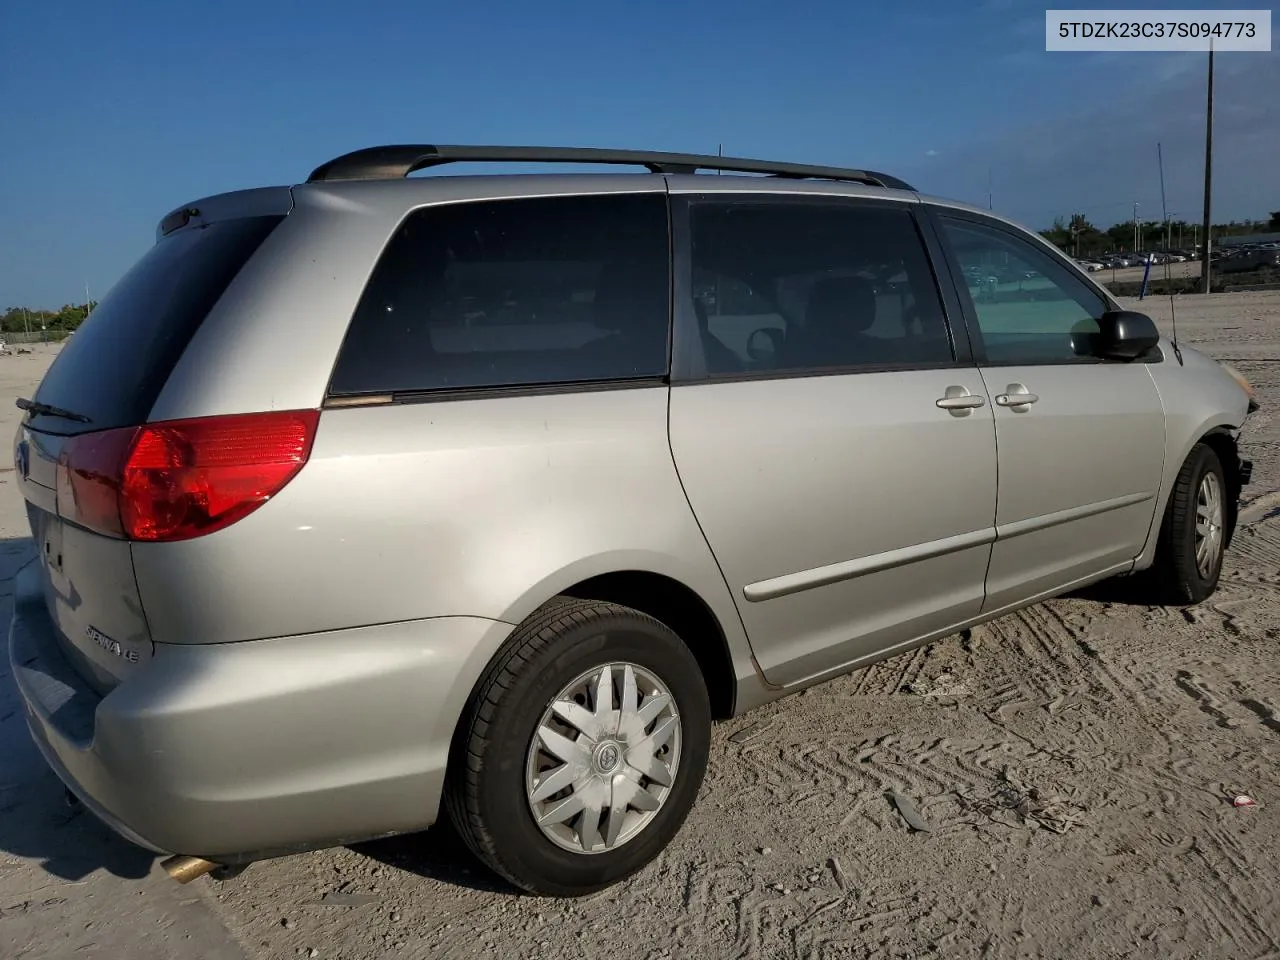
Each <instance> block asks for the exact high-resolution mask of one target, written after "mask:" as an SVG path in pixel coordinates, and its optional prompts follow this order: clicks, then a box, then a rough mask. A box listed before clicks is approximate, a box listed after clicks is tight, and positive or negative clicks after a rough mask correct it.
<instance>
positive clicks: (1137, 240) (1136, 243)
mask: <svg viewBox="0 0 1280 960" xmlns="http://www.w3.org/2000/svg"><path fill="white" fill-rule="evenodd" d="M1141 249H1142V244H1141V242H1140V237H1139V236H1138V201H1137V200H1135V201H1133V252H1134V253H1137V252H1138V251H1140V250H1141Z"/></svg>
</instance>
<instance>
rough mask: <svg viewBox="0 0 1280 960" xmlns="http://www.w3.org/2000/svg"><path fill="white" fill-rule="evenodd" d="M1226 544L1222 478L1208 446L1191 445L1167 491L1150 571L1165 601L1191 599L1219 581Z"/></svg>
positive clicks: (1206, 592) (1219, 465) (1202, 596)
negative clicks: (1166, 502) (1169, 492)
mask: <svg viewBox="0 0 1280 960" xmlns="http://www.w3.org/2000/svg"><path fill="white" fill-rule="evenodd" d="M1226 544H1227V483H1226V476H1225V474H1224V472H1223V469H1222V463H1221V461H1220V460H1219V459H1218V455H1217V454H1216V453H1215V452H1214V451H1213V448H1212V447H1210V446H1208V445H1207V444H1203V443H1201V444H1197V445H1196V446H1195V447H1193V448H1192V450H1191V453H1190V454H1189V455H1188V456H1187V459H1186V461H1185V462H1184V463H1183V464H1182V469H1181V470H1180V471H1179V472H1178V477H1177V479H1176V480H1175V481H1174V484H1173V492H1172V493H1171V494H1170V496H1169V505H1168V507H1167V508H1166V509H1165V516H1164V523H1163V524H1162V526H1161V528H1160V542H1159V544H1158V546H1157V548H1156V561H1155V565H1154V568H1153V570H1152V573H1153V575H1154V577H1155V582H1156V584H1157V586H1158V588H1159V590H1160V592H1161V593H1162V594H1163V599H1165V600H1167V601H1168V602H1170V603H1181V604H1195V603H1200V602H1201V601H1203V600H1204V599H1206V598H1207V597H1208V596H1209V595H1210V594H1212V593H1213V591H1214V590H1215V589H1216V588H1217V586H1218V577H1219V575H1220V574H1221V573H1222V558H1223V554H1224V552H1225V550H1226Z"/></svg>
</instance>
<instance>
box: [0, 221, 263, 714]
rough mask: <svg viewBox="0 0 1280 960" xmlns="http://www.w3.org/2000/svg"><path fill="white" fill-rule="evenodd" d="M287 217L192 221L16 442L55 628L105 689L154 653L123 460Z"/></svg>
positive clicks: (64, 355) (110, 305)
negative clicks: (221, 304)
mask: <svg viewBox="0 0 1280 960" xmlns="http://www.w3.org/2000/svg"><path fill="white" fill-rule="evenodd" d="M283 218H284V217H283V215H282V214H279V213H272V214H271V215H266V216H239V217H236V218H233V219H222V220H216V221H213V222H194V223H191V224H186V220H187V219H188V216H187V215H184V216H183V219H182V224H183V225H181V226H180V227H179V228H178V229H176V230H174V231H173V232H171V233H170V234H169V235H167V236H163V237H161V238H160V239H159V240H158V242H157V243H156V244H155V245H154V246H153V247H152V248H151V249H150V250H149V251H148V252H147V253H146V254H145V255H144V256H143V257H142V259H141V260H140V261H138V263H137V264H136V265H135V266H134V267H133V268H132V269H131V270H130V271H129V272H128V273H126V274H125V276H124V277H123V278H122V279H121V280H120V281H119V282H118V283H117V284H116V286H115V287H114V288H113V289H112V290H111V292H110V293H109V294H108V295H107V296H106V297H104V298H103V300H102V302H101V303H100V304H99V305H98V306H97V307H96V309H94V311H93V313H92V314H91V315H90V317H89V318H88V319H87V320H86V321H85V322H84V323H83V324H82V325H81V327H80V329H79V330H78V331H77V332H76V335H75V336H74V337H73V338H72V339H71V340H69V341H68V342H67V343H66V345H65V346H64V347H63V348H62V351H61V353H60V354H59V355H58V357H57V358H56V359H55V360H54V362H53V364H52V366H51V367H50V368H49V371H48V372H47V373H46V374H45V377H44V379H43V381H42V382H41V384H40V386H39V388H38V390H37V391H36V394H35V396H34V397H32V398H30V399H29V401H21V400H20V401H19V405H20V406H25V407H26V408H27V415H26V417H25V418H24V421H23V423H22V424H21V426H20V427H19V428H18V434H17V437H16V438H15V450H14V461H15V473H16V476H17V478H18V483H19V485H20V488H21V490H22V494H23V497H24V498H25V500H26V505H27V516H28V520H29V522H30V526H31V534H32V536H33V537H34V538H35V547H36V551H37V554H38V561H37V562H38V564H39V567H40V581H41V586H42V588H43V591H44V597H45V605H46V607H47V610H48V613H49V617H50V619H51V621H52V627H53V629H54V631H55V633H56V635H57V640H58V642H59V643H60V644H61V646H62V648H63V651H64V653H65V654H66V656H67V658H68V660H70V662H71V664H72V666H74V667H75V668H76V669H77V671H78V672H79V673H80V674H81V675H82V676H83V677H84V678H85V679H86V680H87V681H88V682H89V683H91V684H92V685H93V686H94V687H95V688H96V689H98V690H99V692H104V693H105V692H106V691H108V690H110V689H111V688H112V687H114V686H115V685H116V684H118V683H120V682H121V681H122V680H124V679H125V678H127V677H128V675H129V674H130V672H131V671H133V670H136V669H137V668H138V666H139V665H140V664H141V663H143V662H145V661H146V660H148V659H149V658H150V657H151V656H152V653H153V647H152V640H151V636H150V633H149V631H148V629H147V621H146V616H145V614H144V611H143V609H142V603H141V600H140V598H139V594H138V588H137V584H136V582H135V579H134V571H133V559H132V553H131V548H130V542H129V540H128V539H127V538H126V536H125V533H124V528H123V525H122V523H121V521H120V516H119V514H120V507H119V501H118V499H117V494H118V492H119V490H118V488H119V483H120V481H119V474H120V471H121V470H122V468H123V464H122V462H121V461H122V458H123V456H124V455H125V453H126V452H127V446H128V443H129V441H130V440H131V438H132V437H133V436H134V435H135V434H136V432H137V431H136V428H138V427H139V426H140V425H142V424H144V423H146V421H147V417H148V414H149V413H150V411H151V408H152V407H153V405H154V404H155V401H156V399H157V397H158V396H159V395H160V391H161V390H162V389H163V387H164V385H165V381H166V380H167V379H168V377H169V374H170V372H171V371H172V370H173V368H174V366H175V365H176V364H177V362H178V359H179V358H180V357H181V355H182V352H183V350H184V349H185V348H186V346H187V344H188V343H190V341H191V338H192V337H193V336H194V335H195V333H196V331H197V329H198V328H199V326H200V324H201V323H202V322H203V321H204V318H205V317H206V316H207V315H208V313H209V311H210V310H211V309H212V308H213V306H214V304H215V303H216V302H217V301H218V299H219V298H220V297H221V296H222V294H223V292H224V291H225V290H226V288H227V286H228V285H229V284H230V283H231V281H232V280H233V279H234V278H235V276H236V274H237V273H239V271H240V269H241V268H242V267H243V266H244V264H245V263H246V262H247V261H248V260H249V258H250V257H251V256H252V255H253V253H254V252H255V251H256V250H257V249H258V247H259V246H260V245H261V244H262V242H263V241H264V240H265V239H266V237H267V236H268V234H269V233H270V232H271V231H272V230H273V229H274V228H275V227H276V226H277V225H278V224H279V223H280V222H281V221H282V220H283Z"/></svg>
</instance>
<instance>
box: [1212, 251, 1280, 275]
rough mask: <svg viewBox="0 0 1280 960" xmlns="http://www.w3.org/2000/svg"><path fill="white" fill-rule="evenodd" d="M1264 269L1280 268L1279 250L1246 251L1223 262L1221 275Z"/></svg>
mask: <svg viewBox="0 0 1280 960" xmlns="http://www.w3.org/2000/svg"><path fill="white" fill-rule="evenodd" d="M1266 267H1280V250H1246V251H1244V252H1243V253H1239V254H1236V255H1235V256H1234V257H1228V258H1227V259H1225V260H1223V262H1222V266H1221V268H1220V269H1221V271H1222V272H1223V273H1248V272H1249V271H1250V270H1262V269H1265V268H1266Z"/></svg>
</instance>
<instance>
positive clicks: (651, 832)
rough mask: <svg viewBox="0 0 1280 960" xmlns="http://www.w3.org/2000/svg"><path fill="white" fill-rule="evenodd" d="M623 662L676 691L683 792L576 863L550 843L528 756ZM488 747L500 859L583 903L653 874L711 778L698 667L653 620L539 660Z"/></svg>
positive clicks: (578, 640) (566, 636)
mask: <svg viewBox="0 0 1280 960" xmlns="http://www.w3.org/2000/svg"><path fill="white" fill-rule="evenodd" d="M619 662H628V663H633V664H635V665H636V666H640V667H643V668H645V669H646V670H648V671H650V672H651V673H653V674H654V675H655V676H656V677H658V678H659V679H660V680H661V681H662V682H663V683H664V684H665V685H666V687H667V689H668V690H670V691H671V695H672V697H673V698H674V700H675V704H676V709H677V710H678V711H679V713H680V723H681V749H680V761H679V765H678V767H677V770H676V777H675V783H674V784H673V785H672V789H671V791H670V793H668V795H667V798H666V800H665V802H664V803H663V805H662V809H661V810H659V811H658V813H657V815H656V816H655V817H654V818H653V820H651V821H650V822H649V824H648V825H647V826H646V827H645V828H644V830H642V831H641V832H640V833H639V834H638V835H636V836H635V837H633V838H632V839H631V840H629V841H627V842H626V843H624V844H623V845H622V846H620V847H618V848H617V849H615V850H612V851H608V852H605V853H595V854H579V853H573V852H571V851H568V850H565V849H563V848H561V847H559V846H557V845H556V844H555V843H553V842H552V841H551V840H550V839H548V838H547V837H546V836H545V835H544V834H543V832H542V830H541V828H539V827H538V825H537V824H536V823H535V821H534V817H533V812H532V811H531V810H530V808H529V802H528V799H527V794H526V786H525V765H526V762H527V757H528V750H529V747H530V745H531V743H532V742H533V737H534V734H535V731H536V730H537V725H538V723H539V721H540V720H541V719H542V715H543V714H544V713H545V711H546V710H547V708H548V707H549V706H550V704H551V701H552V699H553V698H554V697H555V696H556V694H558V693H559V692H560V691H561V689H562V688H563V687H564V685H565V684H566V683H568V682H569V681H570V680H572V679H573V678H574V677H576V676H579V675H581V674H582V673H584V672H586V671H588V670H590V669H592V668H593V667H599V666H602V665H604V664H605V663H619ZM486 739H487V740H488V742H489V746H488V748H487V749H486V751H485V756H484V758H483V765H482V767H481V771H480V782H479V783H478V790H477V800H478V804H479V811H478V812H479V814H480V818H481V820H482V821H483V822H484V823H485V825H486V827H487V829H488V831H489V834H490V837H491V840H492V844H493V850H494V851H495V853H496V854H497V855H498V856H499V857H500V858H501V859H502V860H503V861H504V865H505V866H506V867H507V872H508V873H509V874H511V875H513V876H514V877H516V878H519V877H536V878H538V887H539V889H540V890H541V891H544V892H552V893H556V894H559V895H577V894H582V893H590V892H592V891H594V890H598V889H602V888H604V887H607V886H609V885H611V884H614V883H616V882H618V881H619V880H621V879H624V878H625V877H627V876H630V875H631V874H633V873H635V872H636V871H637V870H639V869H641V868H643V867H644V866H645V864H647V863H648V862H649V861H650V860H652V859H653V858H654V857H655V856H657V854H658V853H659V852H661V851H662V850H663V849H664V848H665V847H666V846H667V844H668V843H669V842H670V841H671V839H672V838H673V837H674V836H675V834H676V833H677V832H678V831H679V829H680V827H681V825H682V824H683V823H684V820H685V818H686V816H687V815H688V813H689V810H690V809H691V808H692V806H693V803H694V800H695V798H696V797H697V793H698V790H699V788H700V786H701V784H702V778H703V774H704V773H705V770H706V764H707V756H708V752H709V749H710V740H711V716H710V707H709V702H708V697H707V692H706V688H705V686H704V684H703V681H702V676H701V672H700V670H699V668H698V664H697V661H696V660H695V659H694V657H693V655H692V654H691V653H690V652H689V651H688V648H687V647H685V645H684V644H683V643H682V642H681V641H680V640H679V638H677V637H676V636H675V635H674V634H673V633H671V632H670V631H669V630H667V629H666V628H665V627H663V626H662V625H661V624H659V623H657V622H656V621H652V620H650V619H649V618H648V617H645V616H643V615H639V614H636V615H628V614H612V615H607V616H604V617H599V618H593V619H592V620H590V621H589V622H587V623H584V624H581V625H579V626H575V627H573V628H570V629H568V630H566V631H565V632H564V633H563V634H561V635H560V636H559V637H557V638H556V639H555V640H554V641H553V642H552V643H551V644H549V645H548V646H547V648H546V649H544V650H542V651H540V652H539V653H538V654H537V655H536V656H535V657H533V658H532V660H531V661H530V662H529V663H528V664H527V666H526V667H525V669H523V670H522V671H521V673H520V674H519V675H518V676H517V677H516V680H515V682H514V683H513V684H512V685H511V686H510V687H509V688H508V689H507V690H506V692H504V693H503V695H502V698H501V700H500V701H499V705H498V709H497V711H496V713H495V715H494V717H493V721H492V724H491V726H490V728H489V730H488V731H487V733H486Z"/></svg>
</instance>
